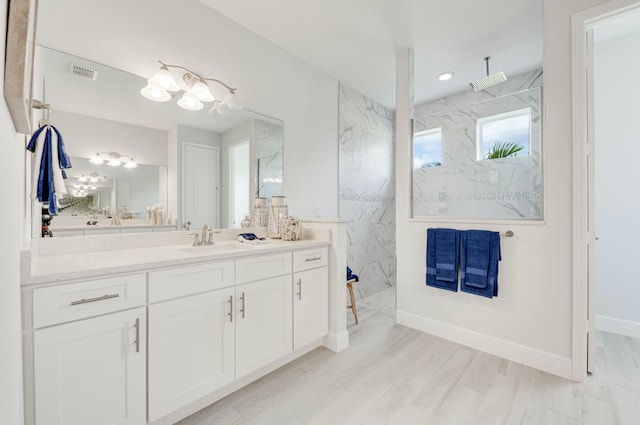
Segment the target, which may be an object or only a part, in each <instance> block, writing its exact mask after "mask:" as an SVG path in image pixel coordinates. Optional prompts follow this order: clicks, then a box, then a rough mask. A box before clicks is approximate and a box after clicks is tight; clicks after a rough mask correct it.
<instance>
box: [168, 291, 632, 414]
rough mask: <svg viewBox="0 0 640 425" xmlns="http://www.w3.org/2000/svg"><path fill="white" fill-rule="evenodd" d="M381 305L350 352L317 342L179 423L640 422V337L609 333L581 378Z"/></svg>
mask: <svg viewBox="0 0 640 425" xmlns="http://www.w3.org/2000/svg"><path fill="white" fill-rule="evenodd" d="M376 304H380V303H378V302H376V303H373V304H369V306H367V303H366V302H363V303H361V305H359V318H360V324H359V325H358V326H355V325H353V318H352V316H351V314H350V313H349V316H348V317H349V320H350V326H349V330H350V342H351V346H350V348H349V349H347V350H345V351H343V352H342V353H338V354H336V353H333V352H331V351H329V350H327V349H325V348H319V349H316V350H314V351H312V352H311V353H309V354H307V355H305V356H303V357H301V358H300V359H298V360H296V361H294V362H292V363H290V364H288V365H286V366H284V367H282V368H280V369H278V370H276V371H275V372H273V373H271V374H269V375H268V376H266V377H264V378H262V379H260V380H258V381H256V382H254V383H252V384H250V385H248V386H247V387H245V388H243V389H241V390H239V391H237V392H235V393H233V394H231V395H229V396H228V397H226V398H224V399H222V400H220V401H218V402H217V403H215V404H213V405H211V406H209V407H207V408H205V409H203V410H201V411H200V412H197V413H195V414H194V415H192V416H190V417H189V418H186V419H184V420H183V421H181V422H179V425H232V424H234V425H236V424H241V425H249V424H251V425H258V424H264V425H346V424H352V425H382V424H393V425H422V424H424V425H457V424H461V425H462V424H464V425H474V424H475V425H511V424H514V425H515V424H517V425H556V424H565V425H566V424H571V425H580V424H583V425H638V424H640V340H636V339H631V338H627V337H623V336H619V335H614V334H609V333H601V334H600V335H599V340H598V353H597V354H598V359H597V372H596V373H595V374H594V375H592V376H589V378H588V379H587V381H586V382H585V383H583V384H578V383H574V382H571V381H568V380H566V379H562V378H559V377H556V376H553V375H549V374H547V373H544V372H540V371H537V370H535V369H531V368H529V367H525V366H522V365H520V364H517V363H513V362H510V361H507V360H504V359H501V358H498V357H495V356H491V355H488V354H485V353H482V352H479V351H476V350H473V349H470V348H467V347H464V346H461V345H459V344H455V343H453V342H449V341H446V340H444V339H441V338H437V337H434V336H431V335H427V334H423V333H421V332H418V331H415V330H413V329H409V328H406V327H404V326H399V325H396V324H395V319H394V317H393V316H392V315H390V314H389V312H388V309H385V307H383V309H380V310H379V311H377V310H375V308H376V307H375V305H376ZM383 304H384V303H383ZM372 305H373V307H372Z"/></svg>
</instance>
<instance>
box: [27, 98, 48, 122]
mask: <svg viewBox="0 0 640 425" xmlns="http://www.w3.org/2000/svg"><path fill="white" fill-rule="evenodd" d="M31 107H32V108H33V109H44V110H45V113H44V120H45V124H46V125H51V109H53V108H52V107H51V105H50V104H48V103H43V102H41V101H39V100H38V99H33V100H32V101H31ZM41 125H44V124H41Z"/></svg>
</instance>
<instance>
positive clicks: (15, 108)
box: [4, 0, 38, 134]
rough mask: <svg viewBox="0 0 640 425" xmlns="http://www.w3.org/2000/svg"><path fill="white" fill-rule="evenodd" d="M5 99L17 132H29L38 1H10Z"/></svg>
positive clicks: (5, 68)
mask: <svg viewBox="0 0 640 425" xmlns="http://www.w3.org/2000/svg"><path fill="white" fill-rule="evenodd" d="M8 7H9V11H8V19H7V44H6V51H5V62H4V98H5V101H6V103H7V107H8V108H9V113H10V115H11V119H12V120H13V125H14V127H15V129H16V132H18V133H22V134H31V105H32V99H31V96H32V89H33V61H34V54H35V39H36V16H37V9H38V0H9V5H8Z"/></svg>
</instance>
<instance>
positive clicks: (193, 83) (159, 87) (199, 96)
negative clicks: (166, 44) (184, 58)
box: [140, 61, 242, 115]
mask: <svg viewBox="0 0 640 425" xmlns="http://www.w3.org/2000/svg"><path fill="white" fill-rule="evenodd" d="M158 62H160V65H162V66H161V67H160V69H159V70H158V71H157V72H156V73H155V74H154V75H153V77H151V78H150V79H149V80H147V85H146V86H145V87H144V88H142V90H140V94H141V95H142V96H144V97H145V98H147V99H149V100H153V101H155V102H166V101H168V100H170V99H171V97H172V96H171V94H170V93H169V92H178V91H180V90H181V87H180V85H178V83H176V80H175V79H174V77H173V74H171V71H170V70H169V68H175V69H179V70H182V71H184V73H183V74H182V82H183V83H184V84H185V86H184V87H185V89H184V93H183V95H182V97H180V99H178V106H179V107H181V108H182V109H186V110H188V111H199V110H201V109H202V108H204V104H203V102H204V103H210V102H213V107H212V108H211V109H210V110H209V113H214V112H216V113H218V114H220V115H228V114H229V113H230V112H231V110H234V109H242V106H240V105H238V104H237V103H236V101H235V92H236V89H235V88H233V87H231V86H229V85H228V84H226V83H224V82H222V81H220V80H217V79H215V78H207V77H202V76H200V75H198V74H196V73H195V72H193V71H191V70H190V69H188V68H185V67H183V66H180V65H169V64H166V63H164V62H162V61H158ZM207 81H213V82H216V83H218V84H220V85H221V86H224V87H225V89H226V90H228V92H227V94H226V95H225V97H224V99H222V101H217V100H216V98H215V97H214V96H213V94H212V93H211V90H210V89H209V85H208V84H207Z"/></svg>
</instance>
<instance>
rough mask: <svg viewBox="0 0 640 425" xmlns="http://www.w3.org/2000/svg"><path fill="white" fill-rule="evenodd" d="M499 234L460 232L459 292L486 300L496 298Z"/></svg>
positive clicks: (499, 257)
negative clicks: (485, 298)
mask: <svg viewBox="0 0 640 425" xmlns="http://www.w3.org/2000/svg"><path fill="white" fill-rule="evenodd" d="M501 259H502V257H501V252H500V234H499V233H498V232H490V231H487V230H467V231H466V232H462V236H461V241H460V290H461V291H462V292H467V293H471V294H475V295H480V296H483V297H487V298H492V297H497V296H498V262H499V261H500V260H501Z"/></svg>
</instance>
